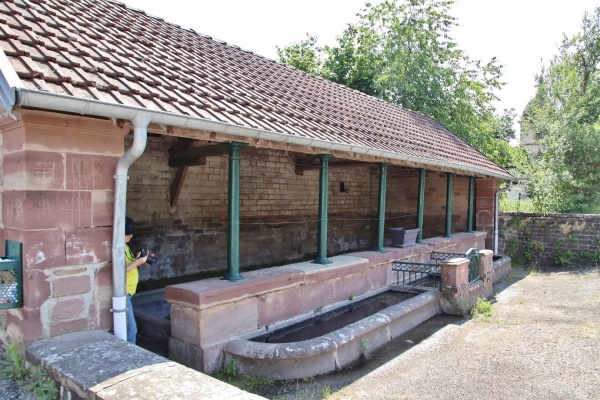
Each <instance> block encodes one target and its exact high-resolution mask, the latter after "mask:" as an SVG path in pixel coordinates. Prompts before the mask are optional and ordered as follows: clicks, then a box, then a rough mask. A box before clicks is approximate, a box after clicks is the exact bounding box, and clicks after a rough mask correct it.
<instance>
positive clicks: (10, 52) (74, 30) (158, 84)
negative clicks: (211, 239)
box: [0, 0, 510, 179]
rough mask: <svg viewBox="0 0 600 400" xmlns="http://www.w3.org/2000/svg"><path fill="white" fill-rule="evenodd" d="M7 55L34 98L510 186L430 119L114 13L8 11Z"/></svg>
mask: <svg viewBox="0 0 600 400" xmlns="http://www.w3.org/2000/svg"><path fill="white" fill-rule="evenodd" d="M182 12H185V11H182ZM0 45H1V47H2V49H3V50H4V53H5V54H6V56H7V57H8V59H9V60H10V63H11V64H12V67H13V68H14V70H15V71H16V73H17V74H18V76H19V78H20V79H21V85H22V87H24V88H25V89H26V90H30V91H40V92H49V93H57V94H63V95H67V96H75V97H78V98H85V99H94V100H99V101H102V102H106V103H114V104H122V105H127V106H132V107H139V108H146V109H150V110H157V111H164V112H168V113H173V114H178V115H182V116H188V117H190V118H196V119H197V118H200V119H206V120H211V121H220V122H223V123H226V124H232V125H235V126H241V127H246V128H255V129H259V130H262V131H268V132H273V133H275V134H285V135H293V136H297V137H305V138H311V139H316V140H321V141H328V142H335V143H340V144H346V145H349V146H355V147H356V148H370V149H377V150H383V151H385V152H386V154H388V153H394V154H400V155H405V156H409V157H411V159H412V158H416V159H419V160H424V161H425V164H426V165H435V164H442V165H446V164H452V165H455V166H456V167H457V168H458V169H459V170H461V169H463V170H465V171H468V170H475V171H477V172H479V174H480V175H491V176H496V177H502V178H507V179H510V175H509V174H508V173H507V172H506V171H504V170H503V169H502V168H500V167H499V166H498V165H496V164H495V163H493V162H492V161H490V160H489V159H488V158H486V157H485V156H484V155H482V154H481V153H479V152H478V151H476V150H475V149H474V148H473V147H471V146H470V145H468V144H467V143H466V142H464V141H463V140H462V139H460V138H459V137H457V136H456V135H455V134H453V133H452V132H450V131H449V130H447V129H446V128H445V127H444V126H442V125H441V124H439V123H437V122H436V121H434V120H432V119H431V118H429V117H427V116H425V115H422V114H420V113H417V112H413V111H410V110H407V109H404V108H402V107H399V106H397V105H393V104H390V103H387V102H384V101H382V100H379V99H377V98H374V97H371V96H367V95H365V94H362V93H360V92H358V91H355V90H352V89H348V88H346V87H344V86H342V85H338V84H335V83H332V82H329V81H327V80H324V79H322V78H318V77H314V76H311V75H308V74H305V73H304V72H301V71H298V70H296V69H294V68H291V67H289V66H286V65H283V64H280V63H277V62H275V61H273V60H269V59H267V58H264V57H261V56H258V55H256V54H253V53H251V52H248V51H245V50H241V49H240V48H238V47H235V46H231V45H228V44H226V43H223V42H221V41H218V40H214V39H212V38H211V37H208V36H204V35H201V34H199V33H196V32H194V31H192V30H187V29H182V28H181V27H179V26H177V25H174V24H170V23H167V22H165V21H163V20H162V19H160V18H156V17H152V16H149V15H147V14H145V13H144V12H142V11H139V10H136V9H132V8H128V7H126V6H125V5H123V4H121V3H118V2H114V1H110V0H68V1H67V0H14V1H3V2H1V3H0ZM349 148H350V147H349ZM352 148H354V147H352ZM463 167H464V168H463Z"/></svg>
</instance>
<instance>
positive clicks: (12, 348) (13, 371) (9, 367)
mask: <svg viewBox="0 0 600 400" xmlns="http://www.w3.org/2000/svg"><path fill="white" fill-rule="evenodd" d="M6 357H7V359H6V360H5V361H4V363H3V365H2V369H0V372H2V373H3V374H5V375H6V376H8V377H9V378H10V379H14V380H16V381H19V382H22V381H23V380H24V379H25V378H27V376H28V375H29V371H28V370H27V368H26V367H25V357H24V355H23V352H22V351H21V350H20V349H19V348H18V347H17V346H16V345H14V344H9V345H8V346H7V347H6Z"/></svg>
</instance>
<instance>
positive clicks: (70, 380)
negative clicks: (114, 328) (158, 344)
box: [26, 331, 263, 400]
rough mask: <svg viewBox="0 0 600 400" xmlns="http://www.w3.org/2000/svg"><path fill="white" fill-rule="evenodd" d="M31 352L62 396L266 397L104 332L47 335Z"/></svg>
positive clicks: (116, 399) (99, 399)
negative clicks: (49, 336) (56, 384)
mask: <svg viewBox="0 0 600 400" xmlns="http://www.w3.org/2000/svg"><path fill="white" fill-rule="evenodd" d="M26 357H27V361H28V362H30V363H32V364H33V365H40V364H41V365H42V366H43V367H44V368H45V370H46V371H47V372H48V374H49V375H50V377H52V378H53V379H54V380H56V381H57V382H58V383H59V384H60V385H61V387H62V392H63V397H61V398H76V399H94V400H121V399H158V400H160V399H165V400H167V399H168V400H170V399H209V398H210V399H239V400H246V399H248V400H258V399H263V397H261V396H257V395H253V394H250V393H247V392H245V391H243V390H241V389H238V388H236V387H234V386H231V385H228V384H227V383H225V382H221V381H219V380H217V379H214V378H212V377H210V376H208V375H205V374H203V373H201V372H198V371H195V370H193V369H191V368H187V367H185V366H183V365H181V364H178V363H176V362H173V361H170V360H168V359H166V358H163V357H161V356H158V355H156V354H154V353H152V352H149V351H147V350H145V349H143V348H141V347H138V346H135V345H133V344H131V343H128V342H127V341H125V340H121V339H118V338H116V337H115V336H113V335H111V334H110V333H108V332H104V331H83V332H76V333H69V334H66V335H62V336H57V337H54V338H51V339H46V340H42V341H40V342H38V343H35V344H34V345H32V346H30V347H29V348H28V349H27V351H26ZM65 391H66V392H67V394H65ZM65 396H67V397H65Z"/></svg>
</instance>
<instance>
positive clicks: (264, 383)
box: [215, 360, 274, 394]
mask: <svg viewBox="0 0 600 400" xmlns="http://www.w3.org/2000/svg"><path fill="white" fill-rule="evenodd" d="M215 378H216V379H218V380H220V381H223V382H227V383H229V384H230V385H233V386H235V387H238V388H240V389H243V390H245V391H247V392H251V393H256V394H261V392H262V391H263V390H265V389H268V388H270V387H272V386H273V384H274V382H273V380H272V379H270V378H261V377H250V376H243V375H240V374H239V373H238V366H237V363H236V362H235V360H231V361H230V362H229V364H227V365H226V366H225V367H224V368H222V369H220V370H219V372H217V373H216V375H215Z"/></svg>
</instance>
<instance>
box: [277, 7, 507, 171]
mask: <svg viewBox="0 0 600 400" xmlns="http://www.w3.org/2000/svg"><path fill="white" fill-rule="evenodd" d="M452 4H454V0H403V1H400V0H386V1H384V2H383V3H381V4H379V5H370V4H367V5H366V7H365V9H364V10H362V12H361V13H359V14H358V22H356V23H354V24H349V25H348V26H347V28H346V29H345V30H344V32H343V33H342V34H341V35H339V36H338V38H337V45H335V46H332V47H323V48H320V47H318V46H316V40H315V41H311V42H310V43H303V42H301V43H298V44H292V45H290V46H288V47H285V48H284V50H283V51H281V52H280V53H279V58H280V61H282V62H285V63H289V64H292V65H294V66H296V67H298V68H300V69H302V68H301V67H300V65H302V63H298V62H297V61H296V60H297V57H295V56H294V54H295V49H298V48H303V49H304V48H307V47H308V48H310V51H307V53H308V54H320V55H322V61H321V62H320V63H318V65H319V67H318V68H313V67H312V64H311V63H308V64H309V68H306V69H303V70H304V71H306V72H309V73H317V74H318V75H320V76H322V77H324V78H327V79H330V80H332V81H334V82H337V83H341V84H344V85H346V86H348V87H350V88H353V89H356V90H360V91H362V92H364V93H367V94H370V95H372V96H376V97H379V98H382V99H384V100H386V101H389V102H392V103H395V104H399V105H402V106H403V107H405V108H408V109H411V110H414V111H419V112H422V113H424V114H426V115H428V116H430V117H432V118H434V119H435V120H437V121H438V122H440V123H442V124H444V125H445V126H446V127H448V129H450V130H451V131H453V132H455V133H456V134H458V135H459V136H461V137H462V138H463V139H465V140H466V141H467V142H469V143H470V144H471V145H473V146H474V147H476V148H477V149H478V150H480V151H482V152H483V153H484V154H486V155H487V156H488V157H490V158H491V159H492V160H494V161H496V162H497V163H499V164H500V165H502V166H504V167H509V166H510V164H511V162H510V159H511V157H512V156H511V149H510V146H509V145H508V142H507V141H508V140H510V139H511V138H514V135H515V132H514V130H513V129H512V120H513V119H514V111H513V110H505V112H504V115H503V116H500V117H497V116H496V115H495V114H496V109H495V107H494V105H493V103H494V101H495V100H497V96H496V95H495V92H496V91H497V90H499V89H500V88H501V87H502V86H503V83H502V82H501V76H502V67H501V66H500V65H499V64H498V62H497V60H496V59H492V60H490V61H489V62H487V63H483V62H481V61H474V60H471V59H469V57H467V55H466V54H465V53H464V52H463V51H462V50H460V48H459V47H458V45H457V43H455V42H454V41H453V39H452V38H451V37H450V31H451V29H452V27H454V26H455V25H456V19H455V18H454V17H452V16H451V15H450V9H451V6H452Z"/></svg>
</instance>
